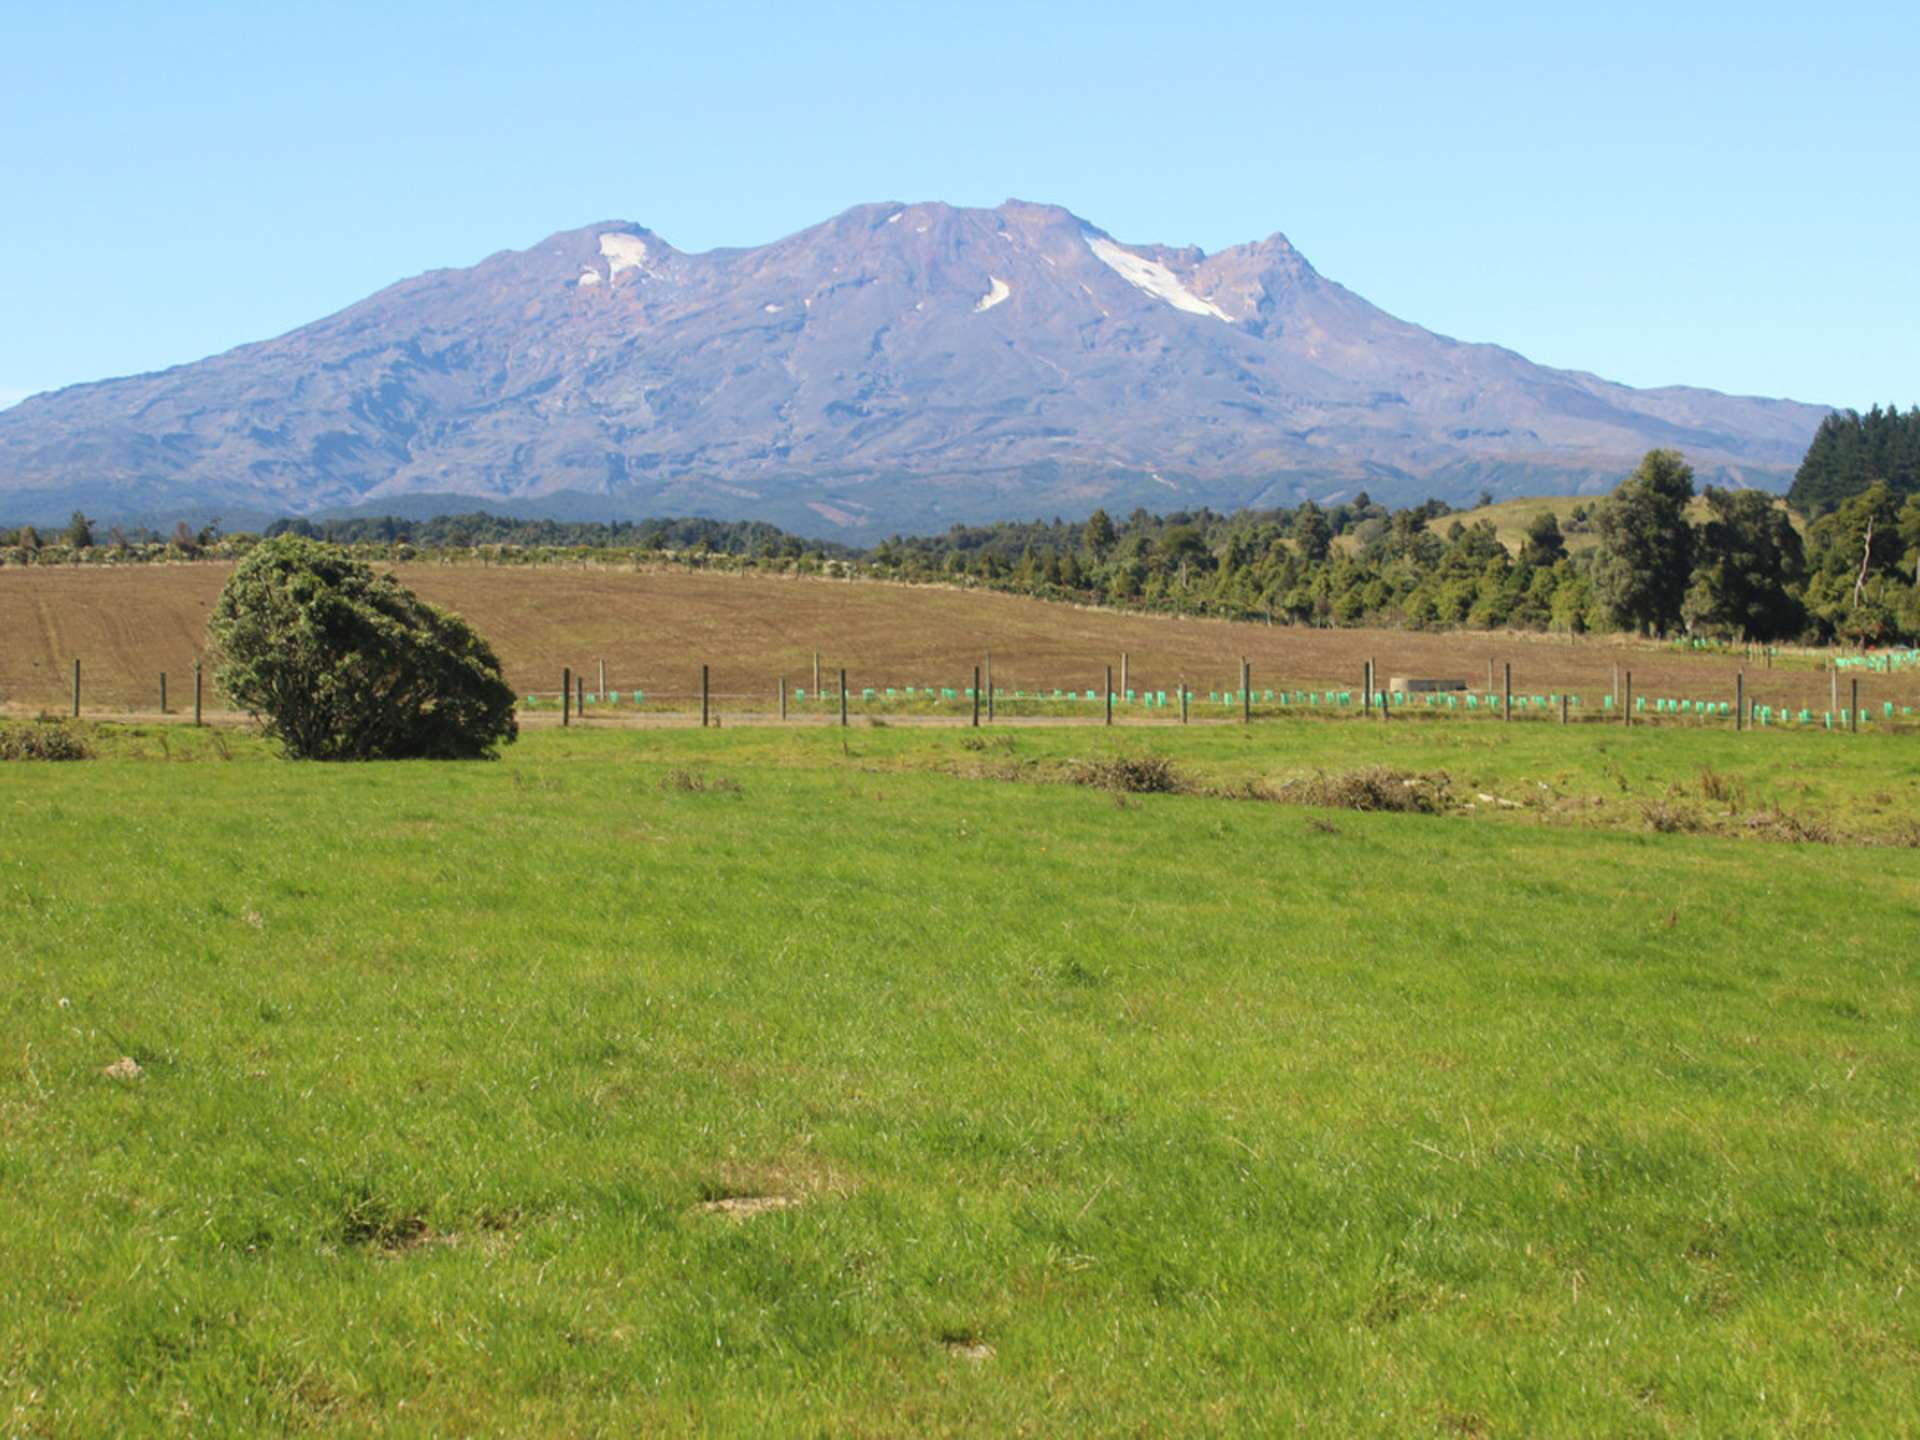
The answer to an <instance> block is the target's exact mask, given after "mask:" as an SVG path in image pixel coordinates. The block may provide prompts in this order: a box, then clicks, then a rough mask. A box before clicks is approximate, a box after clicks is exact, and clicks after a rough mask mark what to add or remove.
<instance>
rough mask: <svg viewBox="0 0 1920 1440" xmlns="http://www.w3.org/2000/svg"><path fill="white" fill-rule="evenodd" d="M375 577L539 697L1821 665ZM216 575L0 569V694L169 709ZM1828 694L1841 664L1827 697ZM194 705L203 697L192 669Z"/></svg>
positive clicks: (734, 698) (506, 573) (1075, 615)
mask: <svg viewBox="0 0 1920 1440" xmlns="http://www.w3.org/2000/svg"><path fill="white" fill-rule="evenodd" d="M396 572H397V574H398V575H399V577H400V579H401V580H403V581H404V582H405V583H406V584H408V585H410V586H412V587H413V588H414V589H415V590H417V591H418V592H419V593H420V594H421V595H423V596H425V597H426V598H427V599H429V600H432V601H434V602H435V603H437V604H440V605H443V606H446V607H448V608H450V609H452V610H455V611H457V612H458V613H460V614H461V615H463V616H465V617H466V618H467V619H468V620H469V621H470V622H471V623H473V624H474V625H475V626H476V627H477V628H478V629H479V630H480V632H481V633H482V634H484V635H485V636H486V637H487V638H488V640H489V641H491V642H492V644H493V646H494V649H495V650H496V651H497V652H498V653H499V655H500V658H501V661H502V663H503V664H504V666H505V667H506V673H507V678H508V680H509V681H510V682H511V683H512V685H513V687H514V689H515V690H516V691H518V692H519V693H520V694H522V695H526V694H529V693H533V692H542V693H546V694H557V692H558V690H559V687H560V674H561V667H563V666H571V667H573V669H574V671H575V673H576V674H578V673H582V672H584V673H585V675H586V679H587V688H588V689H589V690H591V689H594V688H595V687H596V686H597V684H598V680H599V670H598V664H599V662H600V661H601V660H605V661H606V665H607V684H608V686H609V687H610V688H612V689H615V690H619V691H622V692H629V691H632V690H635V689H640V690H644V691H646V692H647V696H648V698H649V701H653V700H659V701H663V702H665V701H669V700H672V699H674V698H676V697H678V698H681V699H684V698H685V697H689V696H693V695H697V694H698V690H699V682H700V666H701V664H702V663H703V662H704V663H706V664H707V665H709V666H711V667H712V677H713V678H712V685H713V691H714V693H715V695H716V696H718V697H721V698H722V699H723V701H725V702H726V703H728V704H729V706H730V708H732V709H735V710H738V709H740V708H743V707H746V706H751V707H753V708H759V707H760V706H761V705H764V706H766V707H768V708H770V707H771V705H772V704H773V698H774V693H775V685H776V681H777V677H779V676H781V675H785V676H786V677H787V683H788V685H789V686H790V687H791V686H804V687H807V688H808V689H809V690H810V689H811V688H812V667H813V656H814V653H815V652H816V651H818V652H819V655H820V663H821V666H822V675H823V677H824V678H826V679H827V680H828V682H829V684H831V682H832V678H833V676H834V675H835V674H836V673H837V671H838V669H839V668H840V667H841V666H845V667H846V670H847V675H848V683H849V685H850V686H852V687H854V688H855V690H856V692H857V690H858V689H859V688H861V687H865V686H874V687H885V686H896V687H903V686H907V685H913V686H916V687H918V686H922V685H931V686H950V687H955V688H959V687H963V686H965V685H966V684H968V683H970V681H971V676H972V667H973V666H974V665H975V664H976V663H979V661H980V660H981V657H982V654H983V652H984V651H986V650H987V649H988V648H991V650H992V652H993V680H994V684H995V685H996V686H997V687H1000V688H1002V689H1005V690H1008V691H1011V690H1014V689H1016V688H1017V689H1024V690H1028V691H1031V690H1034V689H1038V688H1046V689H1049V690H1051V689H1053V688H1056V687H1058V688H1062V689H1065V688H1075V689H1079V690H1082V691H1084V690H1086V689H1089V688H1094V689H1097V688H1099V687H1100V686H1101V685H1102V684H1103V683H1104V680H1105V675H1106V670H1105V667H1106V666H1107V665H1108V664H1109V663H1111V664H1112V665H1113V666H1114V679H1115V683H1116V685H1117V684H1118V683H1119V678H1120V671H1119V667H1120V657H1121V654H1122V652H1125V653H1126V654H1127V655H1128V657H1129V660H1128V680H1129V683H1130V684H1131V685H1132V686H1133V687H1134V688H1136V689H1142V690H1147V689H1157V690H1169V691H1171V690H1172V689H1173V687H1174V686H1175V685H1177V684H1179V683H1180V682H1181V681H1182V680H1184V681H1186V683H1188V684H1189V685H1192V686H1194V687H1195V688H1197V689H1198V690H1199V691H1200V692H1201V693H1202V694H1203V695H1204V694H1205V693H1206V692H1208V691H1209V690H1214V689H1219V690H1226V689H1232V688H1235V687H1236V685H1237V679H1236V677H1237V674H1238V666H1239V662H1240V658H1241V657H1242V656H1245V657H1246V658H1247V660H1248V661H1249V662H1250V663H1251V665H1252V667H1253V678H1254V687H1255V688H1256V689H1280V688H1283V687H1285V688H1309V689H1311V688H1322V687H1327V686H1335V685H1338V686H1342V687H1346V688H1358V687H1359V685H1360V680H1361V673H1362V671H1361V667H1362V665H1363V664H1364V663H1365V661H1366V660H1368V659H1369V658H1371V659H1373V660H1374V661H1376V662H1377V664H1378V667H1379V674H1380V675H1381V676H1382V677H1383V679H1384V678H1385V677H1389V676H1394V675H1411V676H1426V677H1436V678H1441V677H1447V678H1458V679H1461V680H1465V681H1467V682H1468V683H1469V684H1471V685H1472V686H1473V687H1474V688H1476V689H1479V688H1483V687H1484V686H1485V684H1486V680H1487V673H1488V672H1487V666H1488V662H1489V661H1492V662H1494V665H1495V672H1494V673H1495V675H1496V677H1497V676H1498V675H1499V673H1500V671H1499V667H1500V666H1501V665H1503V664H1505V663H1511V664H1512V665H1513V670H1514V688H1515V691H1516V692H1518V693H1527V694H1542V693H1549V692H1557V691H1561V690H1567V691H1571V692H1572V693H1574V694H1576V695H1581V696H1584V697H1585V698H1586V700H1587V703H1588V705H1589V707H1590V712H1589V713H1591V710H1593V709H1598V707H1599V705H1600V702H1601V697H1603V696H1604V695H1606V694H1607V693H1608V692H1609V690H1610V689H1611V687H1612V684H1613V669H1614V666H1615V665H1616V664H1618V665H1620V666H1621V667H1622V668H1623V669H1631V670H1632V672H1633V682H1634V691H1635V693H1636V694H1638V695H1645V696H1672V697H1676V698H1687V699H1706V698H1725V699H1731V698H1732V695H1733V684H1734V673H1735V671H1736V670H1740V669H1744V670H1745V671H1746V676H1747V690H1748V694H1749V695H1750V696H1751V697H1753V699H1754V700H1755V701H1756V702H1757V703H1760V704H1769V705H1788V704H1791V705H1794V706H1806V707H1809V708H1812V709H1815V710H1820V709H1824V708H1825V707H1826V705H1827V703H1828V680H1827V677H1826V675H1825V673H1824V672H1823V671H1822V670H1821V669H1820V668H1819V664H1820V662H1819V661H1818V659H1817V658H1814V657H1808V656H1795V657H1792V658H1791V659H1790V660H1783V661H1781V662H1779V664H1778V667H1777V668H1774V669H1767V668H1765V667H1764V664H1763V662H1762V660H1761V659H1760V658H1759V656H1758V655H1757V654H1756V656H1755V658H1753V659H1752V660H1745V659H1735V658H1729V657H1727V656H1707V655H1690V654H1682V653H1678V652H1676V651H1674V650H1672V649H1671V648H1670V647H1667V646H1663V645H1653V644H1640V643H1635V642H1632V641H1629V640H1627V639H1625V638H1623V637H1618V636H1603V637H1596V638H1591V639H1567V638H1561V637H1552V636H1544V635H1531V634H1513V633H1497V634H1487V633H1484V632H1478V631H1472V632H1462V633H1447V634H1421V633H1415V632H1411V631H1399V630H1317V629H1307V628H1300V627H1289V626H1285V625H1276V626H1266V625H1257V624H1232V623H1228V622H1225V621H1213V620H1192V619H1170V618H1161V617H1155V616H1143V615H1129V614H1123V613H1118V612H1112V611H1104V610H1095V609H1082V608H1079V607H1075V606H1068V605H1058V604H1049V603H1046V602H1044V601H1038V600H1029V599H1023V598H1018V597H1013V596H1006V595H995V594H988V593H984V592H980V591H966V590H961V589H951V588H942V587H912V586H904V585H891V584H885V583H880V582H871V581H853V582H848V581H833V580H821V579H811V578H809V579H786V578H778V577H763V576H750V575H749V576H742V575H728V574H715V573H688V572H684V571H678V570H665V569H663V570H653V571H644V572H639V573H635V572H632V571H628V570H614V569H571V568H562V567H547V568H539V569H532V568H529V569H500V568H492V567H482V566H479V565H444V566H443V565H402V566H399V567H396ZM229 573H231V567H230V566H228V565H225V564H192V565H151V566H130V567H127V568H124V569H108V568H98V569H96V568H90V567H76V568H70V569H56V568H52V567H46V568H41V567H29V568H24V569H8V570H0V706H4V707H5V708H6V709H8V710H11V711H14V712H16V713H18V712H21V711H29V712H30V711H34V710H39V709H47V710H55V711H57V710H62V709H64V708H65V707H66V705H67V703H68V700H69V696H70V686H71V683H72V673H73V661H74V659H75V658H78V659H79V660H80V661H81V662H82V669H83V682H84V687H83V688H84V694H83V703H84V708H85V709H86V710H87V711H89V712H102V713H113V712H150V711H152V710H153V708H154V707H155V703H156V699H157V688H158V676H159V673H160V672H161V671H166V672H167V673H168V681H169V687H170V688H169V700H170V704H171V707H172V708H174V709H176V710H177V709H180V708H181V707H182V706H183V705H190V704H191V696H192V688H191V687H192V668H193V661H194V659H195V658H196V657H197V656H198V655H200V654H201V652H202V649H203V647H204V645H205V634H206V618H207V615H208V613H209V612H210V611H211V609H212V607H213V602H214V598H215V597H216V596H217V595H218V594H219V591H220V587H221V585H222V584H224V583H225V581H226V578H227V576H228V574H229ZM1846 697H1847V687H1846V681H1845V680H1843V681H1842V685H1841V703H1842V704H1843V705H1844V704H1845V703H1846ZM1861 698H1862V701H1863V703H1864V702H1868V701H1871V703H1872V704H1874V705H1875V706H1877V705H1878V704H1879V703H1880V702H1881V701H1884V700H1896V701H1899V702H1901V703H1914V702H1915V701H1917V700H1920V679H1914V678H1911V677H1909V676H1906V675H1900V676H1895V677H1892V678H1887V677H1874V678H1869V679H1866V680H1863V683H1862V689H1861ZM207 703H208V708H209V709H215V708H217V707H218V705H219V701H218V699H217V698H216V697H215V695H214V693H213V691H212V688H211V685H209V688H208V692H207Z"/></svg>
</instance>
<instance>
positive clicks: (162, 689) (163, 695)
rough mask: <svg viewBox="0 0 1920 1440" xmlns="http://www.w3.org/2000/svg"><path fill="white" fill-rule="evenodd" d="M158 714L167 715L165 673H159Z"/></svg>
mask: <svg viewBox="0 0 1920 1440" xmlns="http://www.w3.org/2000/svg"><path fill="white" fill-rule="evenodd" d="M160 713H161V714H162V715H164V714H166V713H167V672H166V671H164V670H162V671H161V672H160Z"/></svg>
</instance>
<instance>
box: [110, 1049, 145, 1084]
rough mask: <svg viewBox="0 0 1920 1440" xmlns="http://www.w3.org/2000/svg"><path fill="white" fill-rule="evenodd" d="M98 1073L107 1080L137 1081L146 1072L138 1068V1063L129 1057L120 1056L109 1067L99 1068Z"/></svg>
mask: <svg viewBox="0 0 1920 1440" xmlns="http://www.w3.org/2000/svg"><path fill="white" fill-rule="evenodd" d="M100 1073H101V1074H102V1075H104V1076H106V1077H107V1079H109V1080H138V1079H139V1078H140V1077H141V1076H142V1075H144V1074H146V1073H147V1072H146V1071H145V1070H143V1069H142V1068H141V1067H140V1062H139V1061H138V1060H136V1059H134V1058H133V1057H132V1056H131V1055H122V1056H121V1057H120V1058H119V1059H118V1060H116V1061H114V1062H113V1063H112V1064H111V1065H106V1066H103V1067H101V1070H100Z"/></svg>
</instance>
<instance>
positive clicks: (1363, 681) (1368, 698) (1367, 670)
mask: <svg viewBox="0 0 1920 1440" xmlns="http://www.w3.org/2000/svg"><path fill="white" fill-rule="evenodd" d="M1372 714H1373V662H1372V661H1371V660H1367V661H1363V662H1362V663H1361V666H1360V715H1361V718H1362V719H1365V718H1367V717H1370V716H1371V715H1372Z"/></svg>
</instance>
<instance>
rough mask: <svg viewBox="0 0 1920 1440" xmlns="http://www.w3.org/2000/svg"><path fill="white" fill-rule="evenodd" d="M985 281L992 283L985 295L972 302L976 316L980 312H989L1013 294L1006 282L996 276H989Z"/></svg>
mask: <svg viewBox="0 0 1920 1440" xmlns="http://www.w3.org/2000/svg"><path fill="white" fill-rule="evenodd" d="M987 279H988V280H990V281H992V282H993V283H992V284H990V285H989V286H988V287H987V293H986V294H984V295H982V296H981V297H980V298H979V300H977V301H975V302H974V306H973V313H974V314H976V315H978V314H979V313H980V312H981V311H982V310H991V309H992V308H993V307H994V306H996V305H998V304H999V303H1000V302H1001V301H1002V300H1004V299H1006V298H1007V297H1008V296H1009V295H1011V294H1013V291H1012V290H1011V289H1010V288H1009V287H1008V285H1007V282H1006V281H1004V280H1002V279H1001V278H1000V277H999V276H998V275H989V276H988V277H987Z"/></svg>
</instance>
